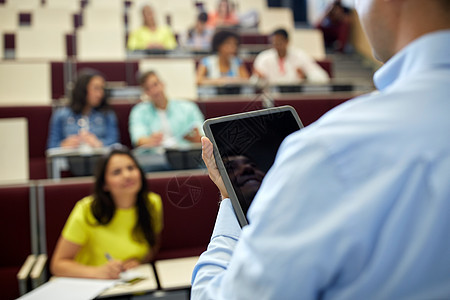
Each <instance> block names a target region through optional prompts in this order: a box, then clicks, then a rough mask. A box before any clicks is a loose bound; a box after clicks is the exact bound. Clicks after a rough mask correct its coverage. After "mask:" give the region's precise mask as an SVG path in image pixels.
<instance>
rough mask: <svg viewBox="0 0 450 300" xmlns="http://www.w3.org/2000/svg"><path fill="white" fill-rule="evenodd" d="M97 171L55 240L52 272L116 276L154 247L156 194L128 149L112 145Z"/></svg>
mask: <svg viewBox="0 0 450 300" xmlns="http://www.w3.org/2000/svg"><path fill="white" fill-rule="evenodd" d="M96 171H97V172H96V175H95V185H94V193H93V194H92V195H90V196H88V197H85V198H83V199H81V200H80V201H78V202H77V204H76V205H75V207H74V209H73V210H72V212H71V214H70V216H69V218H68V220H67V222H66V224H65V226H64V229H63V231H62V233H61V237H60V238H59V240H58V243H57V245H56V248H55V252H54V254H53V257H52V259H51V263H50V270H51V273H52V274H53V275H55V276H64V277H88V278H103V279H115V278H118V277H119V273H120V272H121V271H124V270H128V269H131V268H133V267H136V266H138V265H139V264H142V263H148V262H151V261H152V260H153V258H154V257H155V254H156V253H157V251H158V249H159V245H160V233H161V230H162V227H163V213H162V203H161V198H160V196H159V195H157V194H154V193H152V192H150V191H149V190H148V187H147V181H146V179H145V176H144V172H143V171H142V169H141V168H140V167H139V165H138V164H137V162H136V160H135V158H134V157H133V156H132V155H131V154H130V152H129V151H128V149H126V148H117V149H113V150H112V151H111V152H110V153H109V154H108V155H106V156H104V157H103V158H102V159H101V160H100V161H99V163H98V165H97V170H96Z"/></svg>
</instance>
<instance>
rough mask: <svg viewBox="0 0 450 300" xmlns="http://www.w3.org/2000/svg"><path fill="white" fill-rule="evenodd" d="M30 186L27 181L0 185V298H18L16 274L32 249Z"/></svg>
mask: <svg viewBox="0 0 450 300" xmlns="http://www.w3.org/2000/svg"><path fill="white" fill-rule="evenodd" d="M32 189H34V187H33V186H32V185H29V184H23V185H13V186H1V187H0V222H1V225H0V226H1V228H2V230H1V231H0V240H1V241H2V243H3V245H2V247H0V299H15V298H17V297H19V285H18V281H17V277H16V276H17V273H18V272H19V269H20V267H21V266H22V264H23V263H24V262H25V260H26V258H27V256H28V255H29V254H31V253H32V251H33V249H32V245H31V219H30V202H31V201H34V198H30V195H31V190H32ZM33 195H34V194H33ZM34 228H36V227H35V226H34ZM36 250H37V249H36Z"/></svg>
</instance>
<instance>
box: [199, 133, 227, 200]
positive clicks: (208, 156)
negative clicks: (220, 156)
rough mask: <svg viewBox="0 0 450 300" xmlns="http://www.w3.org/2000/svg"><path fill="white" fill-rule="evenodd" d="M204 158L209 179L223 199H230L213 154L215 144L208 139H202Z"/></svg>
mask: <svg viewBox="0 0 450 300" xmlns="http://www.w3.org/2000/svg"><path fill="white" fill-rule="evenodd" d="M202 158H203V161H204V162H205V165H206V167H207V168H208V173H209V178H211V180H212V181H213V182H214V184H215V185H216V186H217V187H218V188H219V191H220V193H221V194H222V198H223V199H224V198H228V193H227V190H226V188H225V184H224V183H223V180H222V176H220V173H219V169H218V168H217V165H216V160H215V159H214V154H213V144H212V143H211V141H210V140H209V139H208V138H207V137H205V136H204V137H202Z"/></svg>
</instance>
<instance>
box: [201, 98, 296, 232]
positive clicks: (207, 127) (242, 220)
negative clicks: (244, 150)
mask: <svg viewBox="0 0 450 300" xmlns="http://www.w3.org/2000/svg"><path fill="white" fill-rule="evenodd" d="M279 112H290V113H291V114H292V116H293V117H294V119H295V120H296V121H297V124H298V126H299V129H298V130H300V129H302V128H303V124H302V122H301V120H300V118H299V116H298V114H297V112H296V111H295V109H294V108H293V107H292V106H289V105H284V106H279V107H273V108H265V109H261V110H255V111H250V112H243V113H238V114H233V115H227V116H223V117H217V118H211V119H208V120H206V121H205V122H204V123H203V131H204V132H205V135H206V137H208V138H209V140H210V141H211V143H212V144H213V150H214V151H213V153H214V159H215V161H216V164H217V168H218V170H219V173H220V176H221V177H222V180H223V182H224V184H225V188H226V190H227V192H228V196H229V198H230V200H231V203H232V205H233V208H234V211H235V214H236V217H237V219H238V222H239V224H240V225H241V227H244V226H245V225H248V220H247V217H246V216H245V214H244V211H243V210H242V207H241V204H240V202H239V199H238V197H237V194H236V192H235V190H234V188H233V184H232V183H231V180H230V178H229V176H228V172H227V170H226V168H225V165H224V163H223V161H222V159H221V156H220V153H219V151H218V148H217V142H216V139H215V138H214V135H213V133H212V130H211V125H214V124H217V123H223V122H232V121H236V120H241V119H247V118H254V117H260V116H264V115H269V114H274V113H279Z"/></svg>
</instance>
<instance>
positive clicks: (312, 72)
mask: <svg viewBox="0 0 450 300" xmlns="http://www.w3.org/2000/svg"><path fill="white" fill-rule="evenodd" d="M297 51H298V52H297V60H298V67H299V68H300V69H301V70H302V71H303V72H304V73H305V75H306V79H307V80H308V81H309V82H316V83H327V82H328V81H329V80H330V77H329V76H328V73H327V72H326V71H325V70H324V69H323V68H322V67H321V66H319V65H318V64H317V63H316V62H315V61H314V59H313V58H312V57H310V56H308V55H307V54H306V53H304V52H303V51H301V50H298V49H297Z"/></svg>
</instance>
